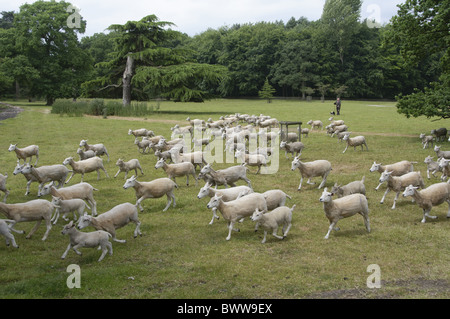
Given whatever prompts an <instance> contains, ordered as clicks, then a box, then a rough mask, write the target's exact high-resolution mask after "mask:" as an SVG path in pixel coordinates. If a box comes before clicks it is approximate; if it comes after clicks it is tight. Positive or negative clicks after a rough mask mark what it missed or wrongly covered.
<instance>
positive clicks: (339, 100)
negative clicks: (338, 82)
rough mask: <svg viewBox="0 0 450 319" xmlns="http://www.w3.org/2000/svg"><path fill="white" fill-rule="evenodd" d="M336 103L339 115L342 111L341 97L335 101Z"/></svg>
mask: <svg viewBox="0 0 450 319" xmlns="http://www.w3.org/2000/svg"><path fill="white" fill-rule="evenodd" d="M334 105H336V112H337V115H340V113H341V99H340V98H337V100H336V102H334Z"/></svg>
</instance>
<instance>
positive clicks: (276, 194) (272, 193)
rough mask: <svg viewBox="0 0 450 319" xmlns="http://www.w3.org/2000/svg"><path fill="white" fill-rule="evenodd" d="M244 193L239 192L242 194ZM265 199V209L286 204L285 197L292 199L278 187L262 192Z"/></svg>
mask: <svg viewBox="0 0 450 319" xmlns="http://www.w3.org/2000/svg"><path fill="white" fill-rule="evenodd" d="M243 195H245V194H241V196H243ZM263 196H264V198H265V199H266V204H267V209H268V210H273V209H275V208H278V207H282V206H284V205H285V204H286V198H289V199H292V197H291V196H289V195H287V194H286V193H285V192H283V191H282V190H279V189H273V190H269V191H266V192H264V193H263Z"/></svg>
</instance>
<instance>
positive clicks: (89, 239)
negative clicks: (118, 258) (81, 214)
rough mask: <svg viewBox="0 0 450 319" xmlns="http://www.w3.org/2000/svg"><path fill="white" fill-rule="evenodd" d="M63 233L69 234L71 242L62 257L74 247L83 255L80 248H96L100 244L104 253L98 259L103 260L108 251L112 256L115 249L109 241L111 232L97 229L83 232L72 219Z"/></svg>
mask: <svg viewBox="0 0 450 319" xmlns="http://www.w3.org/2000/svg"><path fill="white" fill-rule="evenodd" d="M61 234H63V235H66V234H68V235H69V238H70V243H69V246H67V249H66V251H65V252H64V253H63V255H62V256H61V259H65V258H66V256H67V253H68V252H69V250H70V249H71V248H72V249H73V250H74V251H75V252H76V253H77V254H78V255H81V252H80V251H78V248H82V247H86V248H96V247H98V246H100V247H99V248H101V250H102V254H101V256H100V258H99V259H98V261H99V262H100V261H102V260H103V258H105V255H106V253H107V252H108V251H109V254H110V255H111V256H112V254H113V249H112V244H111V242H110V241H109V238H110V237H111V234H110V233H107V232H105V231H103V230H97V231H94V232H91V233H83V232H80V231H78V230H77V229H76V227H75V224H74V223H73V221H71V222H70V223H69V224H67V225H65V226H64V228H63V230H62V231H61Z"/></svg>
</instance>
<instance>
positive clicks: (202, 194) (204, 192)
mask: <svg viewBox="0 0 450 319" xmlns="http://www.w3.org/2000/svg"><path fill="white" fill-rule="evenodd" d="M210 187H211V185H210V184H209V183H206V184H205V186H203V187H202V188H200V191H199V192H198V195H197V198H198V199H201V198H203V197H206V196H208V194H209V188H210Z"/></svg>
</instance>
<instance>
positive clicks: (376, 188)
mask: <svg viewBox="0 0 450 319" xmlns="http://www.w3.org/2000/svg"><path fill="white" fill-rule="evenodd" d="M381 185H383V183H379V184H378V186H377V187H375V190H376V191H377V190H378V189H379V188H380V186H381Z"/></svg>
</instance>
